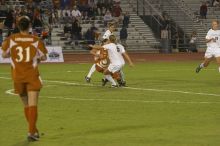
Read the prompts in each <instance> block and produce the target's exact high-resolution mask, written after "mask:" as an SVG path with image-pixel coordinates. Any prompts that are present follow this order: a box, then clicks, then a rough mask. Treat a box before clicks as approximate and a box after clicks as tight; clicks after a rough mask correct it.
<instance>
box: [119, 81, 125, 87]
mask: <svg viewBox="0 0 220 146" xmlns="http://www.w3.org/2000/svg"><path fill="white" fill-rule="evenodd" d="M117 82H118V85H119V87H126V81H122V80H117Z"/></svg>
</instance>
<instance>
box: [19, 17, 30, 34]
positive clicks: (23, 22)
mask: <svg viewBox="0 0 220 146" xmlns="http://www.w3.org/2000/svg"><path fill="white" fill-rule="evenodd" d="M29 26H30V20H29V18H28V17H21V18H20V20H19V22H18V28H19V29H20V31H25V30H28V29H29Z"/></svg>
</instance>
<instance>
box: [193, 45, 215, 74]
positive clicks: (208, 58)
mask: <svg viewBox="0 0 220 146" xmlns="http://www.w3.org/2000/svg"><path fill="white" fill-rule="evenodd" d="M213 53H214V52H213V48H207V50H206V52H205V59H204V61H203V62H202V63H201V64H200V65H199V66H198V67H197V68H196V73H199V72H200V70H201V69H202V68H204V67H207V66H208V65H209V63H210V62H211V61H212V57H213V55H214V54H213Z"/></svg>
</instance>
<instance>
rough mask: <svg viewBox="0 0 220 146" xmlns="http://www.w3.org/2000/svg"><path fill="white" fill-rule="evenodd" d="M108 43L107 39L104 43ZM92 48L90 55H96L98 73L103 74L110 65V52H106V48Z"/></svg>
mask: <svg viewBox="0 0 220 146" xmlns="http://www.w3.org/2000/svg"><path fill="white" fill-rule="evenodd" d="M107 41H108V40H107V39H105V40H104V41H103V43H104V44H106V43H107ZM91 48H92V50H91V51H90V53H91V54H92V55H94V58H95V68H96V71H98V72H100V73H103V72H104V70H105V69H106V68H107V67H108V65H109V59H108V52H107V50H104V48H101V49H96V48H93V46H91Z"/></svg>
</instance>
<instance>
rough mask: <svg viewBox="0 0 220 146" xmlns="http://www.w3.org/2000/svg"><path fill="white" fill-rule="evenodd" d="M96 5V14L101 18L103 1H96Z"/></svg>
mask: <svg viewBox="0 0 220 146" xmlns="http://www.w3.org/2000/svg"><path fill="white" fill-rule="evenodd" d="M96 5H97V11H98V14H99V15H100V16H102V15H103V7H104V3H103V0H98V1H97V3H96Z"/></svg>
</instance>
